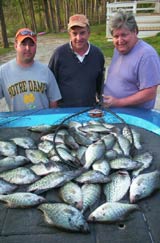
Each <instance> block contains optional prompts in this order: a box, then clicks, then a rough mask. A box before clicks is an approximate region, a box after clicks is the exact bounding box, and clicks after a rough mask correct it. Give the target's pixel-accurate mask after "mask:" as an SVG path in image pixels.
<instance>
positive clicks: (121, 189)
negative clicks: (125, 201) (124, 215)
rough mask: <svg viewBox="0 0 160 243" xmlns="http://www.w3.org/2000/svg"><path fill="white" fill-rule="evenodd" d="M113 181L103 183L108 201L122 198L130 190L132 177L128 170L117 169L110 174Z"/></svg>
mask: <svg viewBox="0 0 160 243" xmlns="http://www.w3.org/2000/svg"><path fill="white" fill-rule="evenodd" d="M110 179H111V181H110V182H109V183H107V184H104V185H103V191H104V194H105V196H106V201H107V202H116V201H119V200H121V199H122V198H123V197H124V196H125V195H126V193H127V192H128V190H129V187H130V184H131V178H130V175H129V173H128V172H127V171H117V172H115V173H112V174H111V175H110Z"/></svg>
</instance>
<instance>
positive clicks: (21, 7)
mask: <svg viewBox="0 0 160 243" xmlns="http://www.w3.org/2000/svg"><path fill="white" fill-rule="evenodd" d="M19 6H20V9H21V13H22V19H23V22H24V27H27V22H26V19H25V14H24V10H23V4H22V3H21V0H19Z"/></svg>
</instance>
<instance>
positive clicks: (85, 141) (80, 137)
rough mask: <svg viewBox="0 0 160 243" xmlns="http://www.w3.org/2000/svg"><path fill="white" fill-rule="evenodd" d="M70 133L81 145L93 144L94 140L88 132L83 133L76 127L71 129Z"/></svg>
mask: <svg viewBox="0 0 160 243" xmlns="http://www.w3.org/2000/svg"><path fill="white" fill-rule="evenodd" d="M70 133H71V135H72V136H73V137H74V139H75V141H76V142H77V143H78V144H79V145H83V146H88V145H90V144H92V140H91V139H90V138H89V137H88V136H87V135H86V134H82V132H80V131H77V130H76V129H70Z"/></svg>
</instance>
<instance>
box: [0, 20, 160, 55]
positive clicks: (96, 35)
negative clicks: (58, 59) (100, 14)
mask: <svg viewBox="0 0 160 243" xmlns="http://www.w3.org/2000/svg"><path fill="white" fill-rule="evenodd" d="M48 35H49V36H54V38H63V39H66V40H68V33H67V32H63V33H56V34H55V33H54V34H53V33H49V34H47V35H45V36H46V38H47V36H48ZM144 40H145V41H146V42H148V43H149V44H151V45H152V46H153V47H154V48H155V49H156V50H157V52H158V53H159V55H160V45H159V43H160V33H158V34H157V35H156V36H153V37H147V38H144ZM90 42H91V43H92V44H94V45H96V46H98V47H99V48H100V49H101V50H102V52H103V53H104V56H105V57H112V54H113V49H114V47H113V43H112V41H108V40H107V38H106V26H105V24H101V25H94V26H91V35H90ZM10 46H11V45H10ZM10 50H13V43H12V46H11V48H9V49H8V48H7V49H6V50H4V48H2V47H0V55H2V54H4V53H6V52H9V51H10Z"/></svg>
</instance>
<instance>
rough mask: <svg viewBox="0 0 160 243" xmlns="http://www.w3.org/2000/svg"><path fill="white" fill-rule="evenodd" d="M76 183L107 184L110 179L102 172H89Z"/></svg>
mask: <svg viewBox="0 0 160 243" xmlns="http://www.w3.org/2000/svg"><path fill="white" fill-rule="evenodd" d="M75 181H76V182H78V183H107V182H109V181H110V178H109V177H108V176H105V175H104V174H102V173H101V172H100V171H96V170H88V171H85V172H84V173H82V175H80V176H78V177H77V178H76V179H75Z"/></svg>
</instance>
